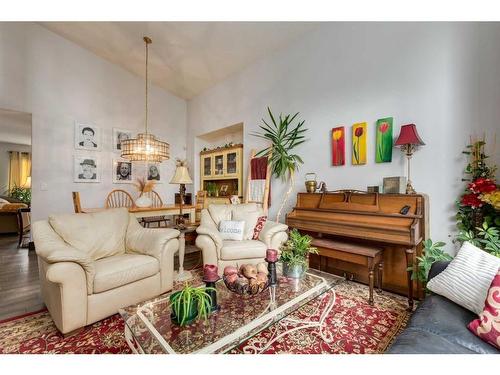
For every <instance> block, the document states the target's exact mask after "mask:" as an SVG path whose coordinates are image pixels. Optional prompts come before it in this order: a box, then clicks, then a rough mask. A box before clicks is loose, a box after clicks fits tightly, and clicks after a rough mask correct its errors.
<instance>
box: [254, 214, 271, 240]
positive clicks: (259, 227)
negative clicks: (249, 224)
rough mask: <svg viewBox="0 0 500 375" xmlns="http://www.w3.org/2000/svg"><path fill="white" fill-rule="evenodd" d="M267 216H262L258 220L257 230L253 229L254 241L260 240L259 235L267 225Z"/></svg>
mask: <svg viewBox="0 0 500 375" xmlns="http://www.w3.org/2000/svg"><path fill="white" fill-rule="evenodd" d="M266 220H267V216H261V217H259V218H258V219H257V224H255V228H254V229H253V237H252V240H258V239H259V234H260V232H261V231H262V228H264V224H265V223H266Z"/></svg>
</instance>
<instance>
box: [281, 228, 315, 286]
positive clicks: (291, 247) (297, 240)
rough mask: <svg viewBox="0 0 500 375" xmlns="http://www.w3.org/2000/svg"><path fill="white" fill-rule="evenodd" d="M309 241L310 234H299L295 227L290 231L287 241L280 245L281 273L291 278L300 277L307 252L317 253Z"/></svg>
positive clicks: (305, 266)
mask: <svg viewBox="0 0 500 375" xmlns="http://www.w3.org/2000/svg"><path fill="white" fill-rule="evenodd" d="M311 241H312V237H311V236H308V235H301V234H300V232H299V231H298V230H297V229H293V230H292V231H291V232H290V235H289V237H288V241H286V242H285V244H284V245H283V246H281V255H280V261H281V262H282V263H283V275H285V276H287V277H292V278H301V277H302V276H303V275H304V273H305V272H306V271H307V261H308V256H309V254H318V249H316V248H315V247H312V246H311Z"/></svg>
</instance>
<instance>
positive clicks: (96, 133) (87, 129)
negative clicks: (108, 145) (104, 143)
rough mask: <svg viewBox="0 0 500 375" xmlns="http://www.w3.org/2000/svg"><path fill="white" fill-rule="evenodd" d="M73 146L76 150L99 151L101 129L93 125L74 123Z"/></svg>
mask: <svg viewBox="0 0 500 375" xmlns="http://www.w3.org/2000/svg"><path fill="white" fill-rule="evenodd" d="M75 148H76V149H78V150H89V151H100V150H101V129H100V128H99V127H98V126H95V125H90V124H82V123H78V122H77V123H75Z"/></svg>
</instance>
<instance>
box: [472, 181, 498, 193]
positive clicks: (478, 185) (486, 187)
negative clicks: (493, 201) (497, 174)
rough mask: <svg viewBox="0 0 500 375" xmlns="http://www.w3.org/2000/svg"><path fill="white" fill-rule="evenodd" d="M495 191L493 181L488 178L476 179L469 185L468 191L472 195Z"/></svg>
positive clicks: (495, 187)
mask: <svg viewBox="0 0 500 375" xmlns="http://www.w3.org/2000/svg"><path fill="white" fill-rule="evenodd" d="M496 189H497V186H496V184H495V181H493V180H492V179H490V178H482V177H480V178H478V179H477V180H475V181H473V182H472V183H470V184H469V190H470V191H472V192H473V193H476V194H480V193H491V192H493V191H495V190H496Z"/></svg>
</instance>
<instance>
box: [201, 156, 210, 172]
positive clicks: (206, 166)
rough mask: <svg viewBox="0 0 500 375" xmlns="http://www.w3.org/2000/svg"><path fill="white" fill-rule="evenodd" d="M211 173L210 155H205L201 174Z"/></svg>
mask: <svg viewBox="0 0 500 375" xmlns="http://www.w3.org/2000/svg"><path fill="white" fill-rule="evenodd" d="M211 175H212V157H211V156H205V157H204V158H203V176H211Z"/></svg>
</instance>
